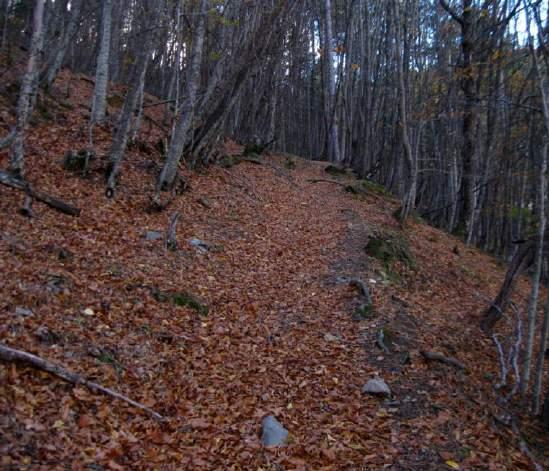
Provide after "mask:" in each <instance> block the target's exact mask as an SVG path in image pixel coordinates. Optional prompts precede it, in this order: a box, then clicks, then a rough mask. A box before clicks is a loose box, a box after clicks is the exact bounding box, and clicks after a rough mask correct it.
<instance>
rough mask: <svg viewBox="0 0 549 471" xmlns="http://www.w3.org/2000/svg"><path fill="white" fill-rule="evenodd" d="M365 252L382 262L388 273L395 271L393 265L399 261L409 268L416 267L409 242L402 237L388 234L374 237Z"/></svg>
mask: <svg viewBox="0 0 549 471" xmlns="http://www.w3.org/2000/svg"><path fill="white" fill-rule="evenodd" d="M365 250H366V253H367V254H368V255H369V256H371V257H374V258H377V259H378V260H379V261H380V262H382V263H383V266H384V268H385V270H386V271H387V272H392V271H393V265H394V263H395V262H397V261H398V262H400V263H402V264H403V265H404V266H406V267H408V268H414V266H415V260H414V257H413V255H412V252H411V251H410V246H409V244H408V241H407V240H406V239H404V238H403V237H401V236H397V235H389V234H386V235H381V236H376V237H372V238H370V240H369V241H368V245H366V247H365Z"/></svg>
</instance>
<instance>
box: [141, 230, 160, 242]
mask: <svg viewBox="0 0 549 471" xmlns="http://www.w3.org/2000/svg"><path fill="white" fill-rule="evenodd" d="M162 238H163V235H162V233H161V232H158V231H147V232H146V233H145V239H146V240H160V239H162Z"/></svg>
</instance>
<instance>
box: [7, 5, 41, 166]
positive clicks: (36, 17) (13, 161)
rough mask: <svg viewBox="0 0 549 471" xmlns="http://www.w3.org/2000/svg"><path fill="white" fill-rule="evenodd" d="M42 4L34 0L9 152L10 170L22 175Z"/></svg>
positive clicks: (35, 87) (38, 48)
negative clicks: (28, 44)
mask: <svg viewBox="0 0 549 471" xmlns="http://www.w3.org/2000/svg"><path fill="white" fill-rule="evenodd" d="M44 4H45V0H36V2H35V4H34V13H33V32H32V39H31V48H30V55H29V59H28V62H27V70H26V71H25V75H23V81H22V83H21V90H20V92H19V99H18V101H17V121H16V124H15V135H14V139H13V143H12V147H11V154H10V172H11V173H12V174H13V175H15V176H22V175H23V173H24V159H25V150H24V144H25V132H26V129H27V124H28V120H29V116H30V115H31V113H32V109H33V105H34V101H35V100H34V95H35V94H36V89H37V85H38V73H39V64H40V59H41V55H42V47H43V43H44V35H43V26H44Z"/></svg>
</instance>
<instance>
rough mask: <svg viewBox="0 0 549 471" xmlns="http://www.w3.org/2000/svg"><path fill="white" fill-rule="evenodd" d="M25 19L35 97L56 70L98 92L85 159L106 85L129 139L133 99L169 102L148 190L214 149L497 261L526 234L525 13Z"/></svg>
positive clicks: (12, 27) (534, 123)
mask: <svg viewBox="0 0 549 471" xmlns="http://www.w3.org/2000/svg"><path fill="white" fill-rule="evenodd" d="M36 3H37V4H40V3H42V4H43V9H44V11H43V18H42V20H41V21H42V22H43V28H42V31H40V36H41V37H40V38H39V44H36V45H35V49H36V51H38V57H37V59H39V64H38V65H37V67H38V69H39V76H38V77H37V79H36V80H37V82H38V83H37V84H36V85H38V84H39V85H40V86H42V87H43V88H45V89H48V88H50V87H51V86H52V84H53V83H54V80H55V77H56V75H57V74H58V72H59V70H60V68H61V66H68V67H70V68H71V69H72V70H73V71H79V72H83V73H86V74H89V75H91V76H94V75H95V76H96V93H95V94H94V99H93V103H91V104H90V106H91V107H92V108H93V110H92V115H91V132H90V140H91V144H92V145H93V124H94V123H103V122H104V120H105V116H104V114H105V100H106V89H107V86H108V85H107V83H108V82H107V80H108V81H112V82H114V83H122V84H127V85H129V86H130V90H132V89H133V90H135V92H134V93H128V94H127V98H126V100H127V101H128V107H127V108H128V113H130V115H131V114H134V116H130V115H128V117H127V118H128V119H126V121H127V122H125V123H124V124H123V125H122V126H118V128H121V127H122V128H124V132H123V133H119V134H127V135H128V138H129V139H130V140H131V139H132V138H135V136H136V135H137V134H136V133H137V129H138V128H139V126H140V125H141V119H140V116H141V113H140V111H139V110H140V107H142V106H143V90H145V91H147V92H149V93H151V94H153V95H155V96H157V97H160V98H161V99H162V100H163V102H164V103H168V104H170V107H167V108H166V113H165V114H166V116H165V120H164V122H163V123H162V124H163V126H165V127H166V128H167V129H168V130H170V129H172V128H173V129H174V130H176V128H178V127H179V128H180V129H179V131H178V132H177V133H174V136H175V135H176V134H177V138H175V139H172V140H171V143H172V144H173V145H172V146H171V147H172V149H171V150H168V149H166V152H167V154H168V159H167V160H168V161H169V162H170V163H171V165H167V166H166V167H169V168H167V169H164V170H163V175H162V178H161V179H163V181H162V182H160V183H162V186H163V187H165V186H166V183H168V184H172V183H173V180H174V174H175V166H174V162H175V163H179V161H180V159H181V158H182V156H184V159H185V161H186V162H187V164H188V165H190V166H191V167H195V166H196V165H202V164H207V163H209V162H211V161H212V160H214V159H215V158H216V146H217V144H218V142H219V140H220V139H221V137H222V136H227V135H228V136H232V137H234V138H235V139H237V140H238V141H240V142H242V143H245V144H250V143H255V144H258V145H267V144H269V145H270V146H271V148H272V149H276V150H279V151H285V152H291V153H294V154H297V155H301V156H305V157H308V158H312V159H313V158H314V159H318V158H325V159H329V160H332V161H336V162H339V163H342V164H344V165H348V166H351V167H352V168H353V169H355V170H356V171H357V172H358V173H359V174H360V175H361V176H362V177H367V178H369V179H372V180H375V181H376V182H379V183H381V184H383V185H384V186H386V187H387V188H388V189H389V190H390V191H392V192H393V193H395V194H396V195H398V196H399V197H401V198H402V200H403V208H402V211H403V216H404V217H406V216H408V215H409V214H410V213H411V212H412V211H413V210H414V209H416V210H417V212H418V214H420V215H422V216H423V217H425V218H426V219H428V220H429V221H431V222H432V223H433V224H435V225H436V226H438V227H441V228H444V229H446V230H448V231H450V232H458V233H460V234H462V235H463V236H464V237H465V238H466V240H467V241H468V242H470V243H474V244H478V245H479V246H480V247H482V248H483V249H485V250H487V251H490V252H493V253H495V254H497V255H501V256H510V255H512V254H513V253H514V251H515V250H516V245H514V244H513V243H512V242H513V241H516V240H519V239H524V238H527V237H529V236H530V235H532V234H533V233H534V231H535V228H533V222H535V219H536V216H535V215H536V206H537V203H536V195H537V193H536V191H537V186H538V180H539V179H538V178H537V175H538V174H539V170H540V168H541V161H542V155H543V148H544V145H545V144H546V141H547V129H546V120H545V119H544V114H543V110H544V107H543V98H542V93H541V91H540V90H541V89H542V88H543V86H545V87H546V86H547V61H548V57H547V45H546V42H547V34H548V29H549V28H548V24H547V21H549V20H548V19H547V11H546V7H543V2H541V1H530V0H525V1H520V0H483V1H477V0H462V1H461V0H460V1H454V2H446V1H444V0H443V1H440V2H439V1H438V0H437V1H434V0H404V1H396V0H391V1H376V0H348V1H347V0H345V1H337V0H332V1H330V0H323V1H312V0H309V1H292V0H284V1H282V0H281V1H274V0H273V1H268V0H265V1H261V2H258V1H239V2H235V1H211V2H207V1H201V2H200V1H167V0H164V1H161V2H152V1H150V0H143V1H124V0H120V1H112V0H106V1H104V2H83V1H82V0H72V1H70V2H69V1H68V0H58V1H55V2H52V1H44V2H36ZM34 6H35V2H32V1H13V0H3V1H2V7H1V12H2V13H1V14H2V17H1V24H2V44H1V48H2V50H4V51H7V53H8V55H9V53H10V51H12V52H13V51H14V50H16V49H18V48H19V47H23V48H26V49H30V48H31V47H32V45H31V37H32V32H33V10H34ZM36 51H35V52H36ZM542 82H543V83H544V85H542ZM122 99H123V97H122ZM147 106H149V105H147ZM158 106H160V105H158ZM173 113H175V118H174V115H173ZM179 118H180V119H179ZM178 120H179V121H183V122H182V123H179V125H176V124H175V123H176V122H177V121H178ZM122 137H125V136H119V138H122ZM119 144H120V145H118V146H117V148H116V149H114V148H113V149H112V152H111V159H112V160H113V162H118V161H120V160H121V155H123V149H124V148H125V145H126V144H125V143H122V142H120V143H119ZM166 147H169V146H168V143H166ZM16 166H17V165H16ZM116 167H117V168H116V169H115V173H116V174H118V173H119V168H118V167H119V166H118V165H117V166H116ZM166 173H167V175H166ZM114 185H115V183H114V180H112V179H111V183H110V187H111V193H113V189H114Z"/></svg>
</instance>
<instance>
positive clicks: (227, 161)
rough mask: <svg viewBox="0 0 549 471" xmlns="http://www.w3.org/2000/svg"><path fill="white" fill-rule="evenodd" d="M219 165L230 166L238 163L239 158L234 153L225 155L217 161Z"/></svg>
mask: <svg viewBox="0 0 549 471" xmlns="http://www.w3.org/2000/svg"><path fill="white" fill-rule="evenodd" d="M217 163H218V164H219V166H220V167H223V168H232V167H234V166H235V165H237V164H239V163H240V159H239V158H238V157H236V156H234V155H225V156H223V157H222V158H221V159H219V160H218V162H217Z"/></svg>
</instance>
